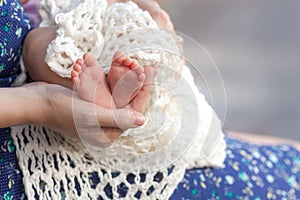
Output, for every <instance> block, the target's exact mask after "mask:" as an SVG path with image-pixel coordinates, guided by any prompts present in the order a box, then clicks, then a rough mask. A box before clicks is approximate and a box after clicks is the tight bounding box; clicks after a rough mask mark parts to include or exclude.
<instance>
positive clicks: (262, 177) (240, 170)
mask: <svg viewBox="0 0 300 200" xmlns="http://www.w3.org/2000/svg"><path fill="white" fill-rule="evenodd" d="M226 141H227V145H228V147H227V150H226V151H227V158H226V160H225V168H224V169H211V168H204V169H191V170H188V171H187V172H186V174H185V177H184V180H183V181H182V182H181V183H180V184H179V185H178V188H177V189H176V191H175V192H174V194H173V196H172V198H171V199H172V200H177V199H242V200H247V199H254V200H259V199H260V200H264V199H286V200H290V199H300V153H299V151H297V150H296V149H294V148H293V147H291V146H288V145H279V146H262V145H254V144H248V143H244V142H241V141H238V140H233V139H230V138H227V139H226Z"/></svg>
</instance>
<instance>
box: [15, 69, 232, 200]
mask: <svg viewBox="0 0 300 200" xmlns="http://www.w3.org/2000/svg"><path fill="white" fill-rule="evenodd" d="M185 69H186V68H185ZM185 69H184V71H183V73H184V74H185V73H188V70H185ZM188 75H190V74H187V76H188ZM187 78H190V77H187ZM185 98H188V97H185ZM197 101H198V104H199V105H200V106H199V109H198V112H200V111H201V112H202V113H203V115H201V116H202V117H200V119H199V121H200V123H199V126H198V127H197V128H195V126H194V124H191V127H190V130H185V131H191V132H192V131H194V130H193V129H197V130H198V132H199V133H200V134H199V135H195V136H194V138H193V139H192V138H190V137H188V136H187V137H186V140H187V141H188V142H189V146H188V147H183V146H180V144H179V146H177V148H174V149H173V151H165V152H164V151H161V150H158V151H157V152H158V153H163V155H162V156H161V157H160V156H157V154H156V155H154V156H153V155H151V154H148V155H146V156H145V157H144V158H143V156H144V154H128V152H129V151H130V150H132V149H130V147H131V146H129V145H128V140H127V139H126V138H127V137H128V136H122V137H121V138H120V139H119V140H117V142H116V143H114V144H113V146H111V147H110V148H108V149H103V151H101V150H100V149H97V151H96V152H92V151H91V150H90V149H89V148H86V146H84V145H83V144H82V143H81V142H80V141H78V140H74V139H72V138H68V137H64V136H63V135H62V134H60V133H56V132H54V131H51V130H49V129H46V128H44V127H37V126H32V125H27V126H19V127H13V128H12V133H11V134H12V137H13V139H14V141H15V143H16V149H17V150H16V152H17V156H18V158H19V164H20V169H21V170H22V173H23V175H24V176H23V182H24V185H25V192H26V194H27V196H28V198H29V199H34V197H38V199H63V198H65V199H162V200H164V199H168V198H169V197H170V196H171V195H172V193H173V191H174V190H175V188H176V186H177V184H178V183H179V182H180V181H181V180H182V178H183V176H184V173H185V170H186V169H188V168H192V167H195V166H199V167H201V166H216V167H220V166H222V162H223V160H224V158H225V154H224V150H225V146H226V145H225V143H224V138H223V134H219V135H218V137H213V139H214V140H215V148H210V149H207V148H205V147H204V146H205V145H204V146H203V144H205V143H206V142H208V143H209V141H208V140H207V138H209V137H207V134H210V133H213V132H214V130H212V129H215V132H220V121H218V120H217V118H216V115H215V113H214V112H213V110H212V109H211V108H210V106H209V105H208V104H207V103H206V102H205V100H204V98H203V96H201V95H200V93H198V95H197ZM189 120H190V119H189ZM213 121H214V122H215V123H212V122H213ZM187 135H188V133H187ZM182 136H184V135H181V136H179V137H180V138H179V139H180V141H181V140H182V139H184V138H185V137H182ZM159 139H160V138H159ZM126 140H127V144H126ZM153 140H155V139H153ZM156 142H157V141H156ZM182 142H183V143H185V142H184V141H182ZM154 143H155V142H153V144H154ZM177 144H178V143H177ZM177 144H176V145H177ZM142 145H143V144H142ZM126 147H127V149H126ZM128 148H129V149H128ZM124 149H125V150H124ZM122 150H123V151H122ZM203 151H206V152H203ZM113 152H114V153H115V154H117V155H115V154H113ZM201 152H202V153H201ZM119 153H120V154H119ZM126 153H127V154H126ZM176 154H177V155H176ZM134 155H137V156H134ZM174 155H176V157H173V158H176V159H173V160H172V162H169V163H164V162H162V158H163V159H167V160H169V161H170V159H168V157H169V158H172V156H174ZM128 156H131V157H128ZM141 157H142V158H141ZM196 157H197V159H196ZM112 158H113V159H112ZM149 158H151V159H149ZM141 159H142V161H143V162H144V163H141V162H139V161H140V160H141ZM125 164H128V165H129V167H127V168H126V167H125V168H123V169H122V170H120V169H121V168H122V167H124V166H125ZM118 165H119V166H118ZM136 165H140V166H137V167H135V166H136ZM146 166H152V168H147V167H146ZM153 166H154V167H153ZM142 168H143V169H142ZM130 169H131V170H132V171H129V170H130ZM79 191H80V192H79Z"/></svg>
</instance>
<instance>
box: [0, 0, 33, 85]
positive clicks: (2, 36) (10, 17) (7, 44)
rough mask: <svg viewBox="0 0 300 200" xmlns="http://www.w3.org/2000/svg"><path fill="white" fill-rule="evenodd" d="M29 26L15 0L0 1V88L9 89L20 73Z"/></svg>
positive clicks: (21, 8) (19, 5)
mask: <svg viewBox="0 0 300 200" xmlns="http://www.w3.org/2000/svg"><path fill="white" fill-rule="evenodd" d="M30 28H31V26H30V24H29V20H28V18H27V17H26V16H24V13H23V7H22V6H21V4H20V2H19V1H16V0H0V87H9V86H10V85H11V84H12V83H13V81H14V80H15V78H16V77H17V76H18V74H19V73H20V67H19V62H20V55H21V51H22V43H23V40H24V38H25V36H26V34H27V33H28V32H29V30H30Z"/></svg>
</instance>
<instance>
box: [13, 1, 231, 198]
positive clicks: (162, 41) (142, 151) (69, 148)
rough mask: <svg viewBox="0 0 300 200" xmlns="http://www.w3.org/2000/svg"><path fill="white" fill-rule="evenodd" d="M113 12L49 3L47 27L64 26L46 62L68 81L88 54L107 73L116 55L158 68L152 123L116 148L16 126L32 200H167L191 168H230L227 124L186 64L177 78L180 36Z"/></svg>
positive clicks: (131, 10) (87, 4)
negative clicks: (226, 163) (226, 164)
mask: <svg viewBox="0 0 300 200" xmlns="http://www.w3.org/2000/svg"><path fill="white" fill-rule="evenodd" d="M106 6H107V5H106V1H103V0H81V1H80V0H73V1H58V0H51V1H47V0H42V1H41V4H40V13H41V15H42V19H43V22H42V26H47V25H58V26H59V29H58V30H57V37H56V39H55V40H54V41H53V42H52V43H51V44H50V45H49V47H48V50H47V56H46V62H47V63H48V65H49V66H50V68H51V69H52V70H53V71H55V72H56V73H58V74H59V75H60V76H62V77H70V72H71V70H72V65H73V63H74V62H75V60H76V59H77V58H80V57H82V55H83V54H84V53H85V52H87V51H89V52H92V53H93V54H94V55H95V56H96V57H97V59H98V61H99V63H100V64H101V66H102V67H103V69H104V70H105V72H106V73H107V72H108V71H109V67H110V63H111V59H112V56H113V54H114V53H115V52H116V51H117V50H123V51H124V52H125V54H126V55H127V56H129V57H131V58H133V59H135V60H136V61H137V62H138V63H139V64H140V65H141V66H145V65H157V66H158V69H159V70H158V74H157V75H156V78H155V81H154V84H155V85H154V89H153V91H152V94H151V97H150V101H149V103H148V105H147V109H146V110H145V113H144V114H145V116H146V122H145V124H144V125H143V126H142V127H139V128H135V129H130V130H127V131H126V132H125V133H123V134H122V136H121V137H119V139H117V140H116V141H115V142H114V143H113V144H112V145H111V146H110V147H109V148H96V147H93V148H90V146H89V145H88V144H87V143H85V141H82V142H79V141H75V140H72V139H69V138H65V137H64V136H62V135H60V134H58V133H56V132H53V131H51V130H48V129H45V128H43V127H36V126H22V127H15V128H13V130H12V137H13V138H14V140H15V141H16V143H17V155H18V157H19V159H20V168H21V169H22V172H23V174H24V183H25V187H26V188H25V190H26V193H27V195H28V197H29V198H30V199H31V198H33V197H34V195H38V196H39V197H40V198H41V199H58V198H61V197H62V195H64V197H65V198H66V199H79V198H80V199H85V198H86V199H97V198H99V197H102V198H103V199H109V198H113V199H134V198H140V199H167V198H168V197H169V196H170V195H171V194H172V192H173V191H174V189H175V188H176V186H177V184H178V183H179V182H180V181H181V179H182V178H183V175H184V172H185V170H186V169H187V168H192V167H203V166H213V167H222V165H223V161H224V159H225V147H226V145H225V141H224V139H223V133H222V131H221V123H220V120H219V119H218V118H217V116H216V114H215V112H214V111H213V110H212V109H211V107H210V106H209V105H208V104H207V102H206V101H205V99H204V97H203V95H202V94H200V93H199V91H198V90H197V87H196V86H195V84H194V82H193V76H192V75H191V73H190V71H189V69H188V68H187V67H186V66H184V67H183V72H182V74H181V76H180V78H177V79H176V78H175V77H176V76H177V75H178V72H179V71H180V69H181V68H182V66H181V64H180V63H182V62H181V57H180V50H179V49H178V47H177V41H176V39H174V38H173V34H170V33H168V31H163V30H159V29H158V28H157V25H156V23H155V22H154V21H153V19H152V18H151V16H150V15H149V13H148V12H144V11H142V10H141V9H139V8H138V7H137V5H136V4H134V3H132V2H127V3H116V4H113V5H111V6H110V7H108V8H106ZM170 66H171V67H170ZM75 115H76V113H75ZM208 136H209V137H208ZM141 174H144V175H145V177H143V178H142V177H141V176H142V175H141ZM129 176H133V177H134V181H133V182H132V181H129V180H128V179H129V178H128V177H129ZM157 176H159V177H160V178H159V181H156V179H157ZM95 177H96V178H95ZM95 179H96V180H97V181H96V182H95ZM124 187H125V188H126V191H127V192H126V193H125V194H123V193H122V195H123V196H122V195H121V194H120V191H119V189H120V188H124ZM78 188H80V192H78V191H79V190H78ZM108 191H109V192H108ZM62 192H63V194H62ZM100 199H101V198H100Z"/></svg>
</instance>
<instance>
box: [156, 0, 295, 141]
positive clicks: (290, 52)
mask: <svg viewBox="0 0 300 200" xmlns="http://www.w3.org/2000/svg"><path fill="white" fill-rule="evenodd" d="M161 3H162V7H163V8H164V9H165V10H167V12H169V14H170V16H171V18H172V20H173V22H174V25H175V28H176V30H177V31H179V32H182V33H184V34H186V35H189V36H190V37H192V38H194V39H195V40H196V41H197V42H199V43H200V44H201V45H203V46H204V47H205V48H206V49H207V50H208V52H209V53H210V54H211V56H212V57H213V59H214V61H215V62H216V64H217V65H218V67H219V70H220V73H221V75H222V78H223V80H224V83H225V89H226V95H227V116H226V120H225V129H227V130H235V131H247V132H256V133H264V134H267V135H277V136H284V137H288V138H294V139H299V140H300V92H299V87H300V12H299V9H300V1H299V0H243V1H241V0H225V1H224V0H184V1H183V0H168V1H166V0H165V1H162V2H161ZM186 53H188V54H193V53H194V54H197V52H189V51H188V52H186ZM200 63H201V61H199V64H200ZM196 64H197V63H196ZM212 78H213V77H212ZM216 90H218V89H216ZM217 92H220V93H221V91H217ZM214 107H215V109H216V110H217V112H222V111H221V110H222V102H219V103H218V102H217V103H216V104H215V105H214Z"/></svg>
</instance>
